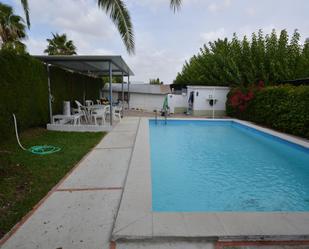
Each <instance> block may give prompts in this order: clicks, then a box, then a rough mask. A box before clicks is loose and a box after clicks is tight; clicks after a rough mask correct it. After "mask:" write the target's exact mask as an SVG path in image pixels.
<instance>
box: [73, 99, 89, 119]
mask: <svg viewBox="0 0 309 249" xmlns="http://www.w3.org/2000/svg"><path fill="white" fill-rule="evenodd" d="M75 103H76V105H77V112H78V113H79V114H81V115H82V117H84V118H85V121H86V122H88V120H89V118H88V111H87V109H86V107H85V106H83V105H82V104H81V103H80V102H79V101H77V100H75Z"/></svg>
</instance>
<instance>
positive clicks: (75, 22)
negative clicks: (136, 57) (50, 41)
mask: <svg viewBox="0 0 309 249" xmlns="http://www.w3.org/2000/svg"><path fill="white" fill-rule="evenodd" d="M29 4H30V14H31V23H32V28H37V29H42V27H43V26H44V33H46V32H48V33H49V34H48V37H44V38H42V37H36V38H31V39H29V40H28V41H27V42H26V44H27V45H28V50H29V51H30V53H42V52H43V50H44V48H45V47H46V45H47V42H46V38H49V37H51V36H52V35H51V33H66V34H67V35H68V39H71V40H73V41H74V44H75V45H76V47H77V52H78V53H79V54H94V53H96V52H98V51H101V52H105V51H109V52H110V53H111V51H110V50H109V49H107V47H108V45H109V44H110V43H114V42H115V41H114V40H115V39H119V40H120V36H119V34H118V32H117V31H116V28H115V25H114V24H113V23H112V22H111V20H110V19H109V17H108V16H107V15H106V14H105V12H104V11H102V10H100V9H99V8H98V6H97V4H96V2H95V1H93V0H65V1H64V0H53V1H50V0H31V1H29ZM38 26H39V27H38ZM40 33H41V34H40V36H42V33H43V32H40ZM42 48H43V49H42Z"/></svg>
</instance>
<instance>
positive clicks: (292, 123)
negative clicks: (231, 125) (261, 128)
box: [227, 85, 309, 138]
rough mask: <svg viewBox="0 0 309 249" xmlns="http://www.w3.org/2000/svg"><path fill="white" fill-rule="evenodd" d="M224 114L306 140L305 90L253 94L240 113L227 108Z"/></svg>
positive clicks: (308, 109) (308, 91) (308, 94)
mask: <svg viewBox="0 0 309 249" xmlns="http://www.w3.org/2000/svg"><path fill="white" fill-rule="evenodd" d="M232 95H233V90H232V91H231V93H230V94H229V96H228V101H227V114H228V115H229V116H233V117H237V118H240V119H245V120H249V121H253V122H255V123H258V124H261V125H265V126H268V127H270V128H274V129H276V130H279V131H283V132H286V133H290V134H294V135H297V136H302V137H305V138H309V86H290V85H281V86H271V87H266V88H263V89H261V90H257V91H255V92H254V97H253V99H252V100H250V101H249V102H248V103H247V106H246V108H245V110H244V111H239V110H236V108H234V107H232V105H231V101H230V99H231V97H232Z"/></svg>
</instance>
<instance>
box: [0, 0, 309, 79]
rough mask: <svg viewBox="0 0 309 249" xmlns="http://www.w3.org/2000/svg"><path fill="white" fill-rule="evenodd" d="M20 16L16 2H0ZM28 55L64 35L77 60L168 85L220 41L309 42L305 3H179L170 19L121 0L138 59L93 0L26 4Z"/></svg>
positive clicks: (153, 3)
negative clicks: (118, 62) (109, 62)
mask: <svg viewBox="0 0 309 249" xmlns="http://www.w3.org/2000/svg"><path fill="white" fill-rule="evenodd" d="M0 1H1V2H4V3H7V4H10V5H11V6H13V7H14V10H15V12H16V13H17V14H19V15H21V16H23V12H22V9H21V4H20V0H0ZM28 1H29V4H30V18H31V28H30V30H28V32H27V33H28V39H27V40H26V41H25V43H26V45H27V48H28V51H29V52H30V54H35V55H38V54H43V51H44V49H45V48H46V46H47V42H46V39H47V38H51V36H52V34H51V33H66V34H67V36H68V38H69V39H71V40H73V41H74V44H75V45H76V47H77V53H78V54H81V55H83V54H90V55H121V56H122V57H123V58H124V60H125V61H126V62H127V64H128V65H129V66H130V68H131V69H132V70H133V72H134V73H135V76H134V77H132V79H131V80H132V81H135V82H145V83H148V82H149V79H151V78H158V77H159V78H160V80H162V81H163V82H164V83H165V84H169V83H172V81H173V80H174V79H175V77H176V75H177V72H179V71H181V69H182V66H183V64H184V62H185V61H186V60H188V59H190V57H191V56H192V55H194V54H196V53H198V51H199V48H200V47H202V46H203V44H205V43H208V42H210V41H214V40H217V39H218V38H224V37H228V38H231V37H232V35H233V33H234V32H236V33H237V35H238V37H242V36H244V35H247V36H250V35H251V33H252V32H257V31H258V29H263V30H264V33H269V32H271V30H272V29H273V28H275V29H276V30H277V31H280V30H281V29H287V31H288V32H289V34H292V32H293V31H294V29H298V30H299V32H300V33H301V36H302V41H304V40H305V39H306V38H307V37H309V18H308V11H309V1H308V0H183V5H182V8H181V10H180V11H179V12H176V13H174V12H173V11H172V10H171V9H170V8H169V0H125V3H126V5H127V7H128V9H129V12H130V14H131V18H132V22H133V27H134V34H135V46H136V53H135V55H133V56H131V55H129V54H128V53H127V51H126V49H125V46H124V45H123V43H122V40H121V37H120V35H119V33H118V32H117V30H116V28H115V26H114V24H113V23H112V22H111V20H110V19H109V17H108V16H107V15H106V14H105V12H103V11H102V10H100V9H99V8H98V6H97V1H96V0H28Z"/></svg>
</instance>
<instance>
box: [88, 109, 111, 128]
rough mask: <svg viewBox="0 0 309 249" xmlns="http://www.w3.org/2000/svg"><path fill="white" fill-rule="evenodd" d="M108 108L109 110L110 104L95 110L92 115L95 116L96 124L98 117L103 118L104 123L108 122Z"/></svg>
mask: <svg viewBox="0 0 309 249" xmlns="http://www.w3.org/2000/svg"><path fill="white" fill-rule="evenodd" d="M108 110H109V106H105V107H104V108H102V109H95V110H94V111H93V113H92V115H91V117H93V119H94V124H95V125H97V124H98V122H97V119H102V125H104V124H105V122H106V120H105V117H106V114H107V111H108Z"/></svg>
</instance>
